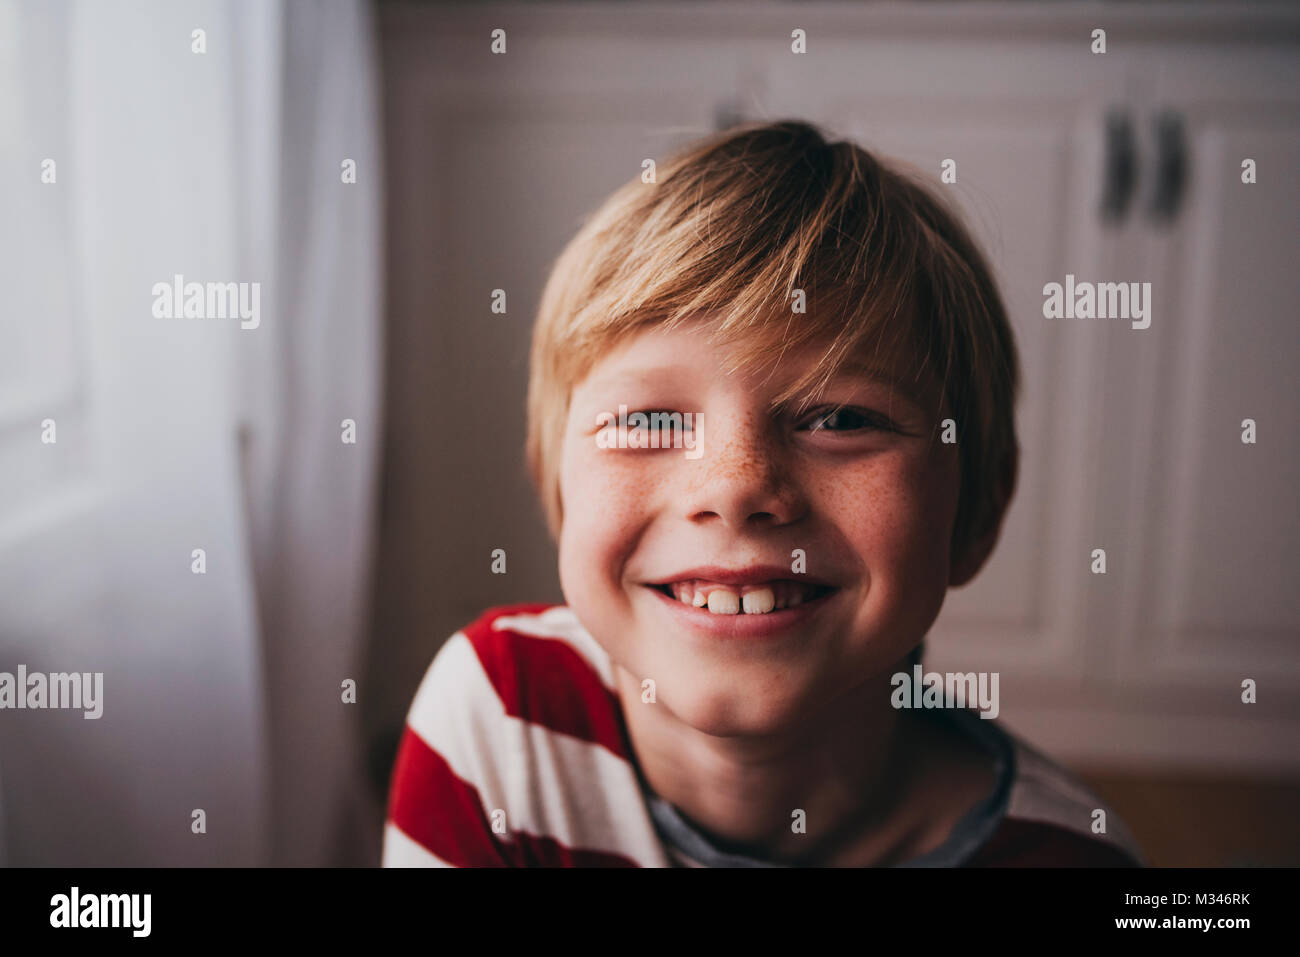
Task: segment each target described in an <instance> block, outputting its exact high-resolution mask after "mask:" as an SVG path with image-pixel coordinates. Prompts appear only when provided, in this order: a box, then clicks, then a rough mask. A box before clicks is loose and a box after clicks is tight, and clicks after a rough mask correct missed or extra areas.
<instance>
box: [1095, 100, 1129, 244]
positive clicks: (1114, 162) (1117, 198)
mask: <svg viewBox="0 0 1300 957" xmlns="http://www.w3.org/2000/svg"><path fill="white" fill-rule="evenodd" d="M1135 185H1137V146H1136V144H1135V142H1134V137H1133V122H1132V120H1130V119H1129V116H1128V114H1127V113H1124V112H1121V111H1119V110H1112V111H1111V112H1109V113H1108V114H1106V181H1105V183H1104V184H1103V186H1102V193H1101V218H1102V220H1104V221H1105V222H1108V223H1118V222H1119V221H1120V220H1122V219H1123V218H1124V216H1125V214H1126V213H1127V212H1128V205H1129V202H1130V201H1131V200H1132V198H1133V188H1134V186H1135Z"/></svg>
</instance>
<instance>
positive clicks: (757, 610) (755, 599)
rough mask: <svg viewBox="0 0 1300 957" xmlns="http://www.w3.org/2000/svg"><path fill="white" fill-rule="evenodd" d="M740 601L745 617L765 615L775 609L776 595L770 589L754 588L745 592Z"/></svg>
mask: <svg viewBox="0 0 1300 957" xmlns="http://www.w3.org/2000/svg"><path fill="white" fill-rule="evenodd" d="M741 601H742V603H743V604H744V606H745V614H746V615H766V614H767V613H768V612H769V611H771V610H772V609H773V608H775V607H776V593H775V592H773V591H772V589H770V588H755V589H754V590H753V591H747V592H745V597H744V598H743V599H742V600H741Z"/></svg>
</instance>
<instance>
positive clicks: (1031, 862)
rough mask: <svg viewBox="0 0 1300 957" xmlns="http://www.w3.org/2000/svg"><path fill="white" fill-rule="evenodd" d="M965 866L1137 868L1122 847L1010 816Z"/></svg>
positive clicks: (1049, 825)
mask: <svg viewBox="0 0 1300 957" xmlns="http://www.w3.org/2000/svg"><path fill="white" fill-rule="evenodd" d="M962 866H963V867H1137V866H1139V865H1138V862H1137V861H1135V860H1134V859H1133V858H1132V857H1131V856H1130V855H1129V854H1128V853H1127V852H1126V851H1124V850H1123V849H1122V848H1120V847H1117V846H1116V845H1114V844H1111V843H1110V842H1109V841H1104V840H1101V839H1099V838H1093V837H1088V836H1087V835H1085V834H1080V833H1079V832H1077V831H1071V830H1068V829H1066V828H1063V827H1058V826H1056V825H1054V824H1047V823H1045V822H1042V821H1024V820H1019V819H1015V818H1007V819H1004V820H1003V821H1002V823H1001V824H1000V825H999V826H998V829H997V831H995V832H994V834H993V837H992V838H990V839H989V841H988V842H987V843H986V844H985V845H984V846H983V847H981V848H980V849H979V850H978V851H976V852H975V854H974V855H972V856H971V857H970V858H969V859H968V860H967V861H966V862H965V863H964V864H963V865H962Z"/></svg>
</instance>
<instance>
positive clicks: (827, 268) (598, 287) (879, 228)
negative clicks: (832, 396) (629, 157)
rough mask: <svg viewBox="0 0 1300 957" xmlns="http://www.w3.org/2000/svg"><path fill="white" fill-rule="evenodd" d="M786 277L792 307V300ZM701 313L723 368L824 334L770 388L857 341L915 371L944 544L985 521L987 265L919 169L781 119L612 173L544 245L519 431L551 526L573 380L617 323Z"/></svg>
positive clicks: (815, 380)
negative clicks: (952, 450)
mask: <svg viewBox="0 0 1300 957" xmlns="http://www.w3.org/2000/svg"><path fill="white" fill-rule="evenodd" d="M796 290H804V292H805V294H806V303H807V312H806V313H805V314H798V313H793V312H792V308H791V304H792V302H793V301H794V296H795V291H796ZM706 314H717V316H719V317H720V320H721V321H720V323H719V325H718V327H717V330H716V333H715V336H716V337H719V338H720V340H721V341H726V342H727V343H729V344H732V345H734V347H735V351H734V353H733V357H734V361H733V365H732V369H731V370H730V371H746V370H750V369H752V368H754V367H756V366H759V365H760V364H765V363H767V362H770V361H772V359H773V357H774V356H777V357H779V356H780V355H781V354H782V353H784V352H785V351H786V350H787V349H797V348H799V347H801V346H804V345H807V344H818V343H823V342H825V343H828V345H827V347H826V350H825V353H824V355H823V356H822V359H821V361H820V362H818V363H816V364H814V366H813V367H812V368H810V370H809V371H808V373H807V374H806V375H804V376H803V377H801V378H800V379H799V380H798V381H796V382H793V383H791V385H790V386H789V387H788V388H787V389H786V390H785V391H784V392H783V393H782V394H781V395H780V396H777V397H776V398H775V399H774V402H785V401H788V400H790V399H792V398H794V397H795V396H798V395H810V394H811V393H812V391H813V390H816V389H817V388H820V387H821V386H823V385H824V384H825V383H826V382H827V381H828V380H829V379H830V378H832V377H833V376H834V375H835V374H836V372H837V371H838V370H839V369H840V368H841V367H842V366H843V365H844V364H845V362H847V361H849V360H851V359H855V358H862V357H864V356H870V357H874V359H875V360H876V361H884V362H894V363H898V362H901V363H903V364H904V367H905V368H907V369H910V371H911V374H912V376H913V377H914V379H915V380H917V381H920V380H921V378H922V377H923V376H926V375H927V372H928V375H929V376H933V377H934V381H940V382H941V383H942V385H941V393H942V397H943V400H944V402H945V404H946V407H947V408H948V409H949V410H950V411H951V414H952V415H953V417H954V418H955V420H956V422H957V430H958V433H957V434H958V443H957V444H958V449H959V455H960V461H961V493H960V499H959V503H958V511H957V519H956V522H955V527H954V533H953V548H954V550H956V549H958V548H961V547H964V545H965V544H966V543H967V542H968V541H970V540H971V539H974V538H977V537H979V536H980V535H981V534H983V533H984V532H986V531H988V530H989V523H990V522H994V523H996V521H997V520H998V518H999V513H1000V509H999V508H998V507H997V506H996V504H995V493H994V489H993V484H994V483H995V482H996V480H997V474H998V472H999V470H1000V469H1001V468H1002V465H1003V463H1004V462H1005V456H1006V455H1007V454H1008V453H1010V452H1013V451H1014V450H1016V448H1017V445H1016V435H1015V419H1014V404H1015V401H1016V395H1017V390H1018V388H1019V363H1018V360H1017V356H1016V347H1015V341H1014V338H1013V336H1012V333H1011V329H1010V326H1009V325H1008V323H1007V318H1006V311H1005V308H1004V306H1003V304H1002V299H1001V296H1000V294H999V292H998V289H997V286H996V283H995V282H994V279H993V276H992V274H991V271H990V269H989V268H988V266H987V264H986V263H985V261H984V258H983V256H982V255H981V253H980V251H979V250H978V249H977V247H976V246H975V243H974V242H973V241H972V240H971V238H970V236H969V234H968V232H967V230H966V228H965V226H964V225H963V224H962V221H961V219H960V217H959V216H958V215H957V214H956V212H955V211H953V210H952V209H950V208H949V207H948V206H947V204H946V203H945V202H943V201H942V200H940V199H939V198H938V197H937V196H936V195H934V194H933V193H932V192H931V191H930V190H929V189H928V188H927V187H926V186H924V185H923V180H922V178H921V177H920V176H919V175H917V174H915V173H909V172H905V171H904V169H903V168H902V167H898V168H895V167H893V166H891V165H887V164H886V163H885V162H884V161H882V160H881V159H879V158H877V157H875V156H873V155H872V154H871V153H869V152H868V151H867V150H865V149H862V148H861V147H859V146H856V145H854V144H852V143H848V142H827V140H826V138H825V137H824V136H823V134H822V133H821V132H820V131H819V130H818V129H817V128H816V127H814V126H812V125H810V124H807V123H804V122H799V121H783V122H772V123H762V124H750V125H746V126H742V127H738V128H733V129H730V130H727V131H725V132H722V133H719V134H715V135H713V136H711V137H709V138H707V139H705V140H703V141H701V142H698V143H696V144H694V145H691V146H690V147H688V148H687V149H686V150H685V151H684V152H681V153H679V154H678V155H676V156H675V157H673V158H672V159H671V160H669V161H667V162H666V163H664V164H662V165H660V167H659V170H658V182H656V183H650V184H647V183H643V182H641V180H640V178H639V177H638V178H637V179H635V180H633V181H631V182H629V183H627V184H625V185H624V186H622V187H620V188H619V189H618V190H617V191H615V192H614V194H613V195H611V196H610V197H609V198H608V199H607V200H606V201H605V202H604V203H603V204H602V205H601V206H600V208H599V209H597V210H596V211H595V212H594V213H593V214H592V215H591V216H590V217H589V218H588V219H587V220H586V222H585V224H584V225H583V226H582V228H581V229H580V230H579V232H578V233H577V235H576V236H574V238H573V239H572V240H571V241H570V242H569V244H568V245H567V246H566V247H565V248H564V250H563V251H562V252H561V253H560V255H559V257H558V259H557V260H556V262H555V265H554V268H553V269H552V271H551V274H550V277H549V279H548V280H547V283H546V287H545V289H544V290H543V293H542V299H541V304H540V307H539V310H538V316H537V322H536V325H535V327H534V330H533V343H532V351H531V357H530V378H529V385H528V436H527V446H526V453H527V464H528V470H529V473H530V475H531V477H532V480H533V482H534V484H535V485H536V487H537V490H538V493H539V495H540V496H541V502H542V508H543V511H544V512H545V515H546V520H547V524H548V527H549V529H550V532H551V534H552V536H554V537H557V538H558V535H559V530H560V525H561V523H562V521H563V513H562V505H561V498H560V487H559V485H560V483H559V474H558V473H559V458H560V447H561V442H562V437H563V435H564V427H565V421H566V419H567V417H568V407H569V398H570V395H571V393H572V390H573V388H574V387H575V386H576V385H578V384H579V383H581V382H582V380H583V379H584V378H585V377H586V375H587V373H588V372H589V371H590V369H591V368H592V367H593V366H594V364H595V363H596V362H597V361H598V360H599V359H600V357H601V356H603V355H605V354H606V353H608V352H609V351H610V350H611V349H612V348H614V347H615V346H616V345H618V344H619V343H620V342H622V341H623V340H625V339H627V338H628V337H630V336H633V335H635V334H637V333H639V332H641V331H643V330H645V329H647V328H649V327H651V326H662V327H667V328H672V327H675V326H677V325H679V324H680V323H683V322H687V321H689V320H691V319H693V318H698V317H700V316H702V315H706ZM905 374H906V373H905Z"/></svg>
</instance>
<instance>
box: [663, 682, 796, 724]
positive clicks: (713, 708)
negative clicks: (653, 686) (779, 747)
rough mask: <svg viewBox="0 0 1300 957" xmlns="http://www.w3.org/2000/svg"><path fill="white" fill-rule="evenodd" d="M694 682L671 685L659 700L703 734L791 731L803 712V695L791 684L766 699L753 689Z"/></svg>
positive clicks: (675, 715) (674, 714) (681, 719)
mask: <svg viewBox="0 0 1300 957" xmlns="http://www.w3.org/2000/svg"><path fill="white" fill-rule="evenodd" d="M693 685H694V683H687V684H686V685H684V686H679V687H676V688H671V689H669V691H670V693H668V694H661V695H660V699H659V700H660V703H661V705H663V706H665V707H666V710H667V711H669V712H670V713H671V714H672V716H673V717H674V718H675V719H676V720H678V721H680V722H681V723H682V724H685V725H687V726H689V727H691V728H694V729H695V730H696V731H699V732H700V733H702V734H709V735H714V736H716V737H724V738H729V737H750V736H764V735H772V734H780V733H782V732H786V731H789V730H791V729H792V728H793V727H794V726H795V725H796V724H797V723H798V715H799V714H801V713H803V708H802V707H801V698H800V696H799V695H797V694H792V693H791V692H792V691H793V690H794V689H792V688H790V687H785V688H783V689H782V693H781V694H780V695H777V696H770V697H767V698H764V697H762V696H761V695H758V694H756V693H755V691H754V690H753V689H752V688H745V687H736V688H730V687H723V688H719V687H710V688H699V687H695V686H693Z"/></svg>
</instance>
